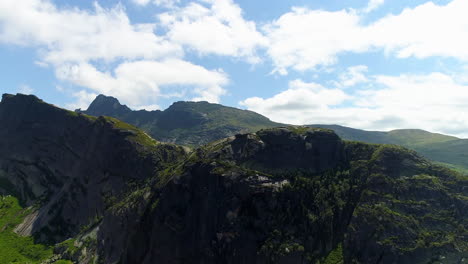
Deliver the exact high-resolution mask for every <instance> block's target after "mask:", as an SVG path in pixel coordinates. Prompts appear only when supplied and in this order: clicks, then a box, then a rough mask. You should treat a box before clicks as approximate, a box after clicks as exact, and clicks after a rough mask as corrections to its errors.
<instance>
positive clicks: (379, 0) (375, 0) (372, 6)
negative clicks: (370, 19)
mask: <svg viewBox="0 0 468 264" xmlns="http://www.w3.org/2000/svg"><path fill="white" fill-rule="evenodd" d="M384 2H385V0H369V3H368V4H367V7H366V8H365V9H364V12H366V13H369V12H372V11H374V10H376V9H377V8H379V7H380V6H381V5H383V4H384Z"/></svg>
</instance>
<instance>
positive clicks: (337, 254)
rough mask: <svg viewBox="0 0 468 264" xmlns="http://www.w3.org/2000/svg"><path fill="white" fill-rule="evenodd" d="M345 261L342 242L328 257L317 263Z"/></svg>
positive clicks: (336, 263)
mask: <svg viewBox="0 0 468 264" xmlns="http://www.w3.org/2000/svg"><path fill="white" fill-rule="evenodd" d="M343 263H344V258H343V247H342V245H341V243H340V244H338V246H337V247H336V248H335V249H334V250H332V251H331V252H330V254H328V256H327V257H326V258H324V259H323V260H322V261H319V262H318V263H317V264H343Z"/></svg>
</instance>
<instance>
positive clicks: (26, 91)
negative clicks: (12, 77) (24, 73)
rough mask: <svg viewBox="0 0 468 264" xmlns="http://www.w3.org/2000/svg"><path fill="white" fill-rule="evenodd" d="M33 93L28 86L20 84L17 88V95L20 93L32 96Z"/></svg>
mask: <svg viewBox="0 0 468 264" xmlns="http://www.w3.org/2000/svg"><path fill="white" fill-rule="evenodd" d="M33 92H34V89H33V88H31V87H30V86H29V85H26V84H21V85H20V86H19V87H18V93H22V94H32V93H33Z"/></svg>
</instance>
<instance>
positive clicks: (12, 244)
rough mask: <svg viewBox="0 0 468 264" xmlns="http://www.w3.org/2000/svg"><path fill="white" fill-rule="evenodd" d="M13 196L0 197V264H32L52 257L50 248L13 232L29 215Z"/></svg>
mask: <svg viewBox="0 0 468 264" xmlns="http://www.w3.org/2000/svg"><path fill="white" fill-rule="evenodd" d="M29 212H30V211H29V210H28V209H24V208H22V207H21V206H20V204H19V202H18V199H16V198H15V197H13V196H0V264H29V263H31V264H34V263H40V262H41V261H42V260H45V259H47V258H49V257H50V256H51V255H52V248H51V247H50V246H47V245H41V244H36V243H35V242H34V239H33V238H32V237H21V236H19V235H17V234H16V233H14V232H13V229H14V228H15V227H16V226H17V225H18V224H20V223H21V222H22V221H23V219H24V217H25V216H26V215H27V214H28V213H29Z"/></svg>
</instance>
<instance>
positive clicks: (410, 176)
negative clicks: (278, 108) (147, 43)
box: [0, 94, 468, 264]
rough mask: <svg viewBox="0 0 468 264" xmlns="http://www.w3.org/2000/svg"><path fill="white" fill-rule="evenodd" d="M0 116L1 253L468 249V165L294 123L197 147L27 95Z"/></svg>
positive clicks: (180, 255) (313, 254)
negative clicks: (458, 166) (456, 166)
mask: <svg viewBox="0 0 468 264" xmlns="http://www.w3.org/2000/svg"><path fill="white" fill-rule="evenodd" d="M101 99H102V102H101V103H102V104H103V105H110V104H108V103H107V99H106V98H101ZM101 99H99V100H101ZM111 101H112V100H110V101H109V102H111ZM95 102H96V101H95ZM112 102H113V103H112V105H113V106H112V107H110V108H108V110H109V111H116V112H118V113H119V114H124V115H125V114H129V113H132V112H131V110H130V112H129V110H128V109H127V108H125V107H121V106H119V104H116V102H115V101H112ZM101 103H99V101H97V102H96V104H97V105H102V104H101ZM187 105H190V104H185V103H184V104H183V105H182V106H178V105H177V104H176V105H175V106H173V107H175V109H178V110H177V111H183V109H185V107H187ZM178 107H180V108H178ZM206 107H209V106H206ZM88 111H90V110H88ZM166 111H167V110H166ZM171 111H174V109H173V110H171ZM156 113H159V114H160V112H156ZM146 114H148V113H146ZM187 118H188V120H198V121H197V122H198V123H197V122H195V121H194V122H195V123H196V124H195V123H194V124H195V125H193V124H192V123H190V122H191V121H190V122H189V121H187V122H182V121H181V122H180V124H174V127H176V128H180V127H181V126H184V125H186V126H190V127H192V126H197V124H200V123H203V122H206V121H205V120H206V119H204V118H205V117H204V116H203V115H201V116H198V117H196V118H195V117H187ZM179 121H180V120H179ZM0 124H1V129H0V191H1V193H2V194H3V196H2V200H1V202H0V243H2V244H1V245H0V246H1V249H0V256H3V258H4V259H7V261H6V262H4V263H83V264H88V263H89V264H90V263H106V264H107V263H115V264H117V263H121V264H133V263H143V264H146V263H147V264H149V263H180V264H182V263H208V264H209V263H213V264H215V263H259V264H260V263H292V264H293V263H389V264H390V263H403V264H405V263H408V264H410V263H411V264H412V263H421V264H422V263H464V262H466V261H467V259H468V215H467V214H468V187H467V186H468V177H467V176H464V175H462V174H459V173H457V172H455V171H451V170H449V169H447V168H445V167H441V166H439V165H436V164H433V163H431V162H429V161H428V160H426V159H424V158H422V157H421V156H419V155H418V154H417V153H416V152H414V151H411V150H408V149H405V148H403V147H398V146H395V145H379V144H366V143H360V142H353V141H343V140H342V139H340V138H339V137H338V136H337V135H336V134H335V133H334V132H333V131H332V130H328V129H324V128H306V127H295V126H292V127H276V128H267V129H263V130H260V131H258V132H250V133H243V134H237V135H235V136H231V137H227V138H224V139H220V140H217V141H214V142H211V143H209V144H206V145H203V146H200V147H198V148H195V149H193V150H190V151H189V150H187V148H183V147H180V146H177V145H174V144H168V143H161V142H160V141H156V140H155V139H153V138H151V137H150V136H149V135H147V134H146V133H145V132H143V131H141V130H139V129H138V128H136V127H134V126H132V125H129V124H127V123H124V122H122V121H120V120H118V119H115V118H111V117H103V116H101V117H93V116H90V115H87V114H83V113H77V112H70V111H67V110H64V109H60V108H57V107H55V106H53V105H50V104H47V103H45V102H43V101H41V100H40V99H38V98H36V97H34V96H25V95H19V94H18V95H4V96H3V98H2V102H1V103H0ZM174 127H172V128H174ZM167 131H172V130H171V129H169V130H167ZM187 131H189V130H187ZM154 133H157V132H156V130H155V132H154ZM187 133H188V132H187ZM15 199H16V201H17V203H16V202H15ZM0 263H2V260H0Z"/></svg>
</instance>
